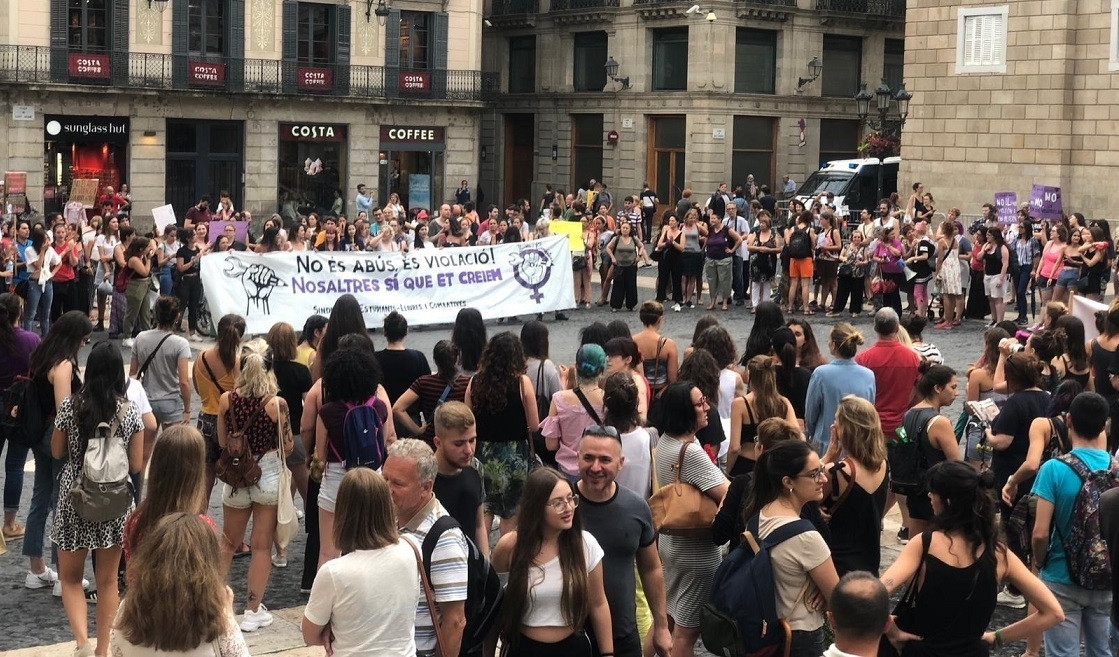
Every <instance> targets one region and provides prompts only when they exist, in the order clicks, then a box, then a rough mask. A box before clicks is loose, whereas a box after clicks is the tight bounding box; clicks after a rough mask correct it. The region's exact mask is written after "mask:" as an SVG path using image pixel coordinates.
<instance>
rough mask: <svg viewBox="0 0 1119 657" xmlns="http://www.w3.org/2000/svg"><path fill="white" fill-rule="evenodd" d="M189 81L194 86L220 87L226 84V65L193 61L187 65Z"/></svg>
mask: <svg viewBox="0 0 1119 657" xmlns="http://www.w3.org/2000/svg"><path fill="white" fill-rule="evenodd" d="M187 79H188V80H189V81H190V83H191V84H192V85H196V86H201V87H220V86H222V85H224V84H225V64H222V63H213V62H198V61H191V62H188V63H187Z"/></svg>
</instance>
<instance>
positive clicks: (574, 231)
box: [548, 219, 587, 253]
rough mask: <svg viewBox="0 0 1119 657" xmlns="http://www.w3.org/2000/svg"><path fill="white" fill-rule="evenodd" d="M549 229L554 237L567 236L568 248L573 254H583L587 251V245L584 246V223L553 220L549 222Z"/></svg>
mask: <svg viewBox="0 0 1119 657" xmlns="http://www.w3.org/2000/svg"><path fill="white" fill-rule="evenodd" d="M548 229H549V230H551V231H552V234H554V235H566V236H567V246H568V248H569V249H571V252H572V253H583V252H584V251H586V250H587V247H586V245H584V244H583V222H581V221H563V220H562V219H553V220H550V221H549V223H548Z"/></svg>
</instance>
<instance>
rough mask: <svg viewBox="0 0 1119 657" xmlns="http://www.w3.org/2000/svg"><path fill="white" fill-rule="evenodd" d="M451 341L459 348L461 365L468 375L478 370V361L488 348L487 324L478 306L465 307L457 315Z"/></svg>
mask: <svg viewBox="0 0 1119 657" xmlns="http://www.w3.org/2000/svg"><path fill="white" fill-rule="evenodd" d="M451 342H453V343H454V345H455V346H456V347H458V350H459V358H460V359H461V362H460V365H461V366H462V371H463V373H464V374H466V375H467V376H473V375H474V373H475V372H477V371H478V362H479V361H480V360H481V358H482V351H484V350H485V348H486V324H485V322H483V321H482V313H480V312H478V309H477V308H463V309H462V310H460V311H458V315H456V316H455V326H454V328H453V329H452V330H451Z"/></svg>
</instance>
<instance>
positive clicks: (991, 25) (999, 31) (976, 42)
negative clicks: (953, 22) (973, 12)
mask: <svg viewBox="0 0 1119 657" xmlns="http://www.w3.org/2000/svg"><path fill="white" fill-rule="evenodd" d="M1005 61H1006V21H1005V20H1004V18H1003V16H1002V14H987V15H983V16H968V17H967V18H965V19H964V66H998V65H1001V64H1003V63H1004V62H1005Z"/></svg>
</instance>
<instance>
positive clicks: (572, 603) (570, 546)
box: [486, 468, 679, 657]
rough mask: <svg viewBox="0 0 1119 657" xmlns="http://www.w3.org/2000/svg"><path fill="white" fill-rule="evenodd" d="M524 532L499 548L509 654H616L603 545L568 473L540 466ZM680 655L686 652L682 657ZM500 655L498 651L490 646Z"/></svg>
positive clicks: (520, 526)
mask: <svg viewBox="0 0 1119 657" xmlns="http://www.w3.org/2000/svg"><path fill="white" fill-rule="evenodd" d="M519 502H520V504H519V506H520V513H519V514H518V516H517V528H516V530H515V531H512V532H510V533H508V534H505V535H504V536H502V537H501V540H499V541H498V543H497V546H496V547H495V548H494V554H493V567H494V568H495V569H496V570H497V572H498V575H499V576H500V577H502V579H503V581H507V582H508V584H507V585H506V587H505V599H504V601H503V602H502V605H501V616H500V618H499V619H498V625H497V634H498V637H499V638H500V639H501V642H502V646H503V647H507V648H506V649H503V655H504V657H591V655H592V654H595V653H594V652H593V650H592V647H591V642H590V639H589V638H588V636H587V632H588V631H592V632H594V635H595V639H596V641H595V645H596V646H597V649H598V652H597V654H598V655H601V656H603V657H612V656H613V655H614V636H613V632H612V628H611V624H610V607H609V602H608V601H607V598H606V593H605V586H604V583H603V570H604V569H603V565H602V560H603V557H604V554H603V550H602V547H601V546H599V544H598V541H597V540H596V539H595V537H594V536H593V535H592V534H591V533H590V532H588V531H585V530H583V528H582V521H581V519H580V518H579V517H578V516H577V515H576V513H575V510H576V509H577V508H578V506H579V495H578V494H577V493H576V490H575V486H574V485H572V484H571V483H570V482H569V481H568V480H567V478H566V477H564V476H563V474H562V473H561V472H559V471H557V470H553V469H551V468H540V469H537V470H535V471H533V472H532V474H530V475H529V476H528V478H527V479H526V480H525V483H524V489H523V494H522V495H521V498H520V500H519ZM674 654H677V655H678V654H679V653H674ZM486 655H487V657H492V655H493V650H492V646H491V647H489V648H487V653H486Z"/></svg>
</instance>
